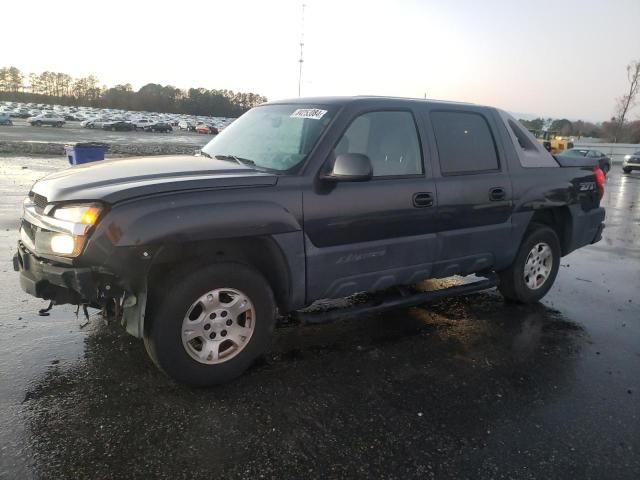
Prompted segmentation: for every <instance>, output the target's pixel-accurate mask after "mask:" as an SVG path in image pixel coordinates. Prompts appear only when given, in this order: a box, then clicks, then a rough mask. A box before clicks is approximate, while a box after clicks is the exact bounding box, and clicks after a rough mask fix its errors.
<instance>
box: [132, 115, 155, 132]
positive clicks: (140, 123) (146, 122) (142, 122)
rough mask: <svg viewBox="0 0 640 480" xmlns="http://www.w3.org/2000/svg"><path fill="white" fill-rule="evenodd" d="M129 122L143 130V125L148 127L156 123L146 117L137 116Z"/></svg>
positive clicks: (137, 128)
mask: <svg viewBox="0 0 640 480" xmlns="http://www.w3.org/2000/svg"><path fill="white" fill-rule="evenodd" d="M131 123H133V125H134V126H135V127H136V130H143V129H144V127H149V126H151V125H153V124H154V123H156V121H155V120H151V119H148V118H138V119H136V120H133V121H132V122H131Z"/></svg>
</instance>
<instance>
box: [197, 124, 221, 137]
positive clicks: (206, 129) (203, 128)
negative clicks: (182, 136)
mask: <svg viewBox="0 0 640 480" xmlns="http://www.w3.org/2000/svg"><path fill="white" fill-rule="evenodd" d="M196 132H198V133H210V134H217V133H218V129H217V128H216V127H214V126H213V125H209V124H208V123H199V124H198V125H196Z"/></svg>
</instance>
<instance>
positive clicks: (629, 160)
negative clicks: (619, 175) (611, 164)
mask: <svg viewBox="0 0 640 480" xmlns="http://www.w3.org/2000/svg"><path fill="white" fill-rule="evenodd" d="M632 170H640V150H638V151H637V152H633V153H632V154H631V155H625V156H624V160H622V171H623V172H624V173H631V171H632Z"/></svg>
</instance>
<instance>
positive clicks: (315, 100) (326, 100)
mask: <svg viewBox="0 0 640 480" xmlns="http://www.w3.org/2000/svg"><path fill="white" fill-rule="evenodd" d="M385 100H390V101H393V102H394V103H399V102H402V103H404V102H406V103H431V104H434V103H435V104H439V105H472V106H476V107H480V106H483V105H477V104H474V103H465V102H452V101H443V100H431V99H422V98H408V97H385V96H375V95H358V96H344V97H339V96H328V97H296V98H287V99H282V100H274V101H271V102H267V103H266V105H276V104H307V105H308V104H316V105H346V104H352V103H383V102H384V101H385Z"/></svg>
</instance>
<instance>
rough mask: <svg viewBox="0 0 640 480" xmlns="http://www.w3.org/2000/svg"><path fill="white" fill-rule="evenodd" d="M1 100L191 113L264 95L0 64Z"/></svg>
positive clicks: (234, 107)
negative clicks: (108, 80)
mask: <svg viewBox="0 0 640 480" xmlns="http://www.w3.org/2000/svg"><path fill="white" fill-rule="evenodd" d="M0 100H9V101H14V102H24V103H43V104H54V105H73V106H84V107H96V108H114V109H122V110H142V111H149V112H163V113H184V114H190V115H212V116H220V117H237V116H239V115H241V114H243V113H244V112H246V111H247V110H249V109H250V108H252V107H254V106H256V105H259V104H261V103H264V102H266V101H267V98H266V97H264V96H262V95H259V94H256V93H244V92H234V91H233V90H216V89H211V90H209V89H206V88H189V89H187V90H183V89H179V88H176V87H174V86H172V85H160V84H157V83H148V84H146V85H144V86H143V87H141V88H140V89H139V90H137V91H135V90H134V89H133V87H132V86H131V84H129V83H127V84H120V85H115V86H113V87H110V88H108V87H107V86H105V85H101V84H100V81H99V80H98V79H97V78H96V77H95V76H93V75H89V76H88V77H79V78H74V77H72V76H71V75H69V74H66V73H62V72H49V71H46V72H42V73H32V74H30V75H29V76H28V77H27V76H25V75H24V74H23V73H22V72H21V71H20V70H19V69H18V68H16V67H13V66H11V67H4V68H0Z"/></svg>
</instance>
